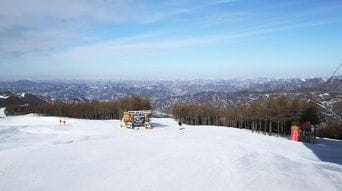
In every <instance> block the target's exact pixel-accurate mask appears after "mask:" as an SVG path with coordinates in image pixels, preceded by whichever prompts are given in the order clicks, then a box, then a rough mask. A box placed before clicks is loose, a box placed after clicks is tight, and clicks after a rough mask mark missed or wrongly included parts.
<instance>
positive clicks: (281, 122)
mask: <svg viewBox="0 0 342 191" xmlns="http://www.w3.org/2000/svg"><path fill="white" fill-rule="evenodd" d="M172 114H173V116H174V118H175V119H177V120H179V121H181V122H183V123H186V124H190V125H218V126H229V127H236V128H244V129H250V130H252V131H256V132H263V133H265V134H266V133H268V134H274V133H275V134H277V135H279V136H280V135H288V134H290V130H291V126H292V125H301V124H303V123H304V122H307V121H309V122H310V123H311V124H318V123H319V122H320V118H319V112H318V109H317V107H316V106H315V105H313V104H311V103H310V102H307V101H303V100H299V99H287V98H285V97H279V98H273V99H268V100H264V101H260V102H257V103H251V104H246V105H240V106H236V107H233V108H230V109H225V110H223V109H218V108H214V107H210V106H205V105H176V106H174V108H173V110H172Z"/></svg>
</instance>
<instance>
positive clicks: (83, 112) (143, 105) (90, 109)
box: [5, 96, 152, 119]
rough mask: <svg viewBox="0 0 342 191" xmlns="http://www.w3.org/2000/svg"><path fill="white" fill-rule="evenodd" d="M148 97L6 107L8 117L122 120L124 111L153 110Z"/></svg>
mask: <svg viewBox="0 0 342 191" xmlns="http://www.w3.org/2000/svg"><path fill="white" fill-rule="evenodd" d="M151 109H152V106H151V102H150V100H149V99H148V98H146V97H140V96H130V97H127V98H123V99H120V100H115V101H110V102H99V101H94V102H90V103H54V104H45V105H12V106H8V107H6V111H5V112H6V114H7V115H21V114H28V113H36V114H39V115H47V116H62V117H71V118H81V119H120V118H121V117H122V114H123V112H124V111H128V110H151Z"/></svg>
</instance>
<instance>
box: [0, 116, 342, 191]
mask: <svg viewBox="0 0 342 191" xmlns="http://www.w3.org/2000/svg"><path fill="white" fill-rule="evenodd" d="M59 120H60V118H57V117H39V116H33V115H26V116H16V117H7V118H2V119H0V190H6V191H11V190H21V191H22V190H44V191H45V190H56V191H60V190H63V191H65V190H156V191H157V190H158V191H160V190H186V191H190V190H196V191H198V190H208V191H212V190H234V191H235V190H253V191H255V190H262V191H265V190H311V191H312V190H326V191H327V190H342V164H341V162H342V160H341V157H342V155H341V154H342V153H341V150H342V149H341V148H342V147H341V146H342V143H341V142H340V141H335V140H327V139H320V140H319V143H318V144H315V145H310V144H307V145H305V144H303V143H300V142H294V141H290V140H288V139H286V138H280V137H273V136H268V135H263V134H256V133H251V132H250V131H248V130H240V129H235V128H227V127H215V126H197V127H195V126H183V127H185V129H184V130H179V127H178V125H177V123H176V122H175V121H174V120H173V119H153V125H154V127H155V128H154V129H152V130H145V129H143V130H131V129H126V128H120V125H119V124H120V122H119V121H118V120H108V121H92V120H80V119H65V120H66V125H65V126H64V125H61V124H59ZM62 120H63V119H62Z"/></svg>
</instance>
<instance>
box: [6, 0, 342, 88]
mask: <svg viewBox="0 0 342 191" xmlns="http://www.w3.org/2000/svg"><path fill="white" fill-rule="evenodd" d="M0 12H1V15H2V16H1V17H0V68H1V70H0V81H13V80H23V79H28V80H73V79H74V80H169V79H170V80H191V79H213V80H215V79H235V78H238V79H253V78H313V77H330V75H331V74H332V72H333V71H334V70H335V69H336V68H337V66H338V65H339V64H340V63H341V61H342V57H341V52H342V46H341V45H342V35H341V34H342V1H338V0H331V1H319V0H289V1H275V0H265V1H258V2H256V1H253V0H213V1H203V0H199V1H195V0H180V1H156V0H148V1H136V0H132V1H125V0H109V1H101V0H99V1H84V0H75V1H72V2H69V1H66V0H58V1H57V0H50V1H45V0H37V1H33V2H28V1H22V0H3V1H2V3H1V7H0ZM336 75H341V72H340V71H339V72H338V73H336Z"/></svg>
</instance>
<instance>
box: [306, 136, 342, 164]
mask: <svg viewBox="0 0 342 191" xmlns="http://www.w3.org/2000/svg"><path fill="white" fill-rule="evenodd" d="M303 144H304V145H305V146H306V147H307V148H309V149H310V150H311V151H312V152H313V153H314V154H315V155H316V156H317V157H318V158H319V159H320V160H321V161H325V162H331V163H336V164H340V165H342V141H339V140H333V139H324V138H318V139H317V144H310V143H303Z"/></svg>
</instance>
